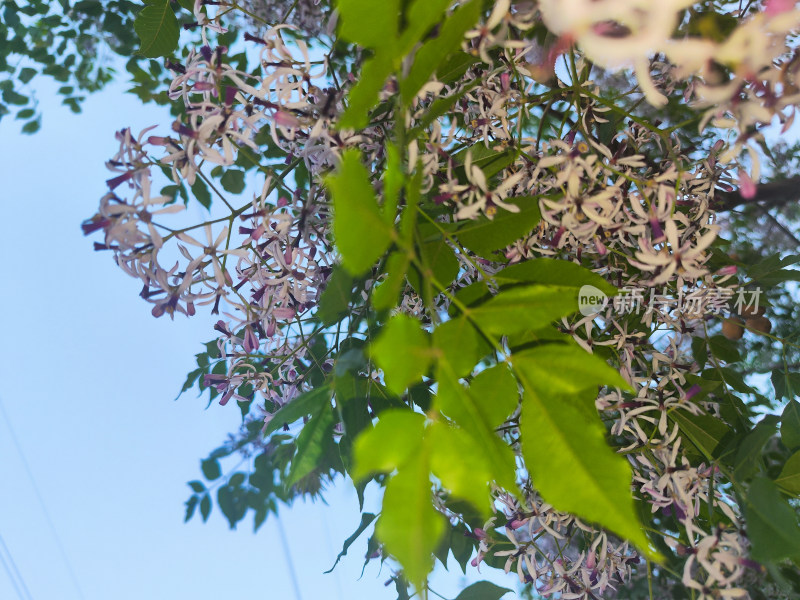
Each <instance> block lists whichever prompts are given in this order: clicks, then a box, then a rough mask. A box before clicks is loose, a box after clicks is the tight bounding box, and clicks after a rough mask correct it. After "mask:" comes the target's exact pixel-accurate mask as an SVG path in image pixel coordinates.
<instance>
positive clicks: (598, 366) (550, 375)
mask: <svg viewBox="0 0 800 600" xmlns="http://www.w3.org/2000/svg"><path fill="white" fill-rule="evenodd" d="M513 361H514V367H516V368H519V369H522V370H524V372H525V374H526V376H527V377H528V380H529V381H530V384H531V385H532V386H534V387H533V389H534V390H535V391H536V392H537V393H538V394H540V395H542V396H547V395H550V394H561V395H564V396H569V395H570V394H575V393H578V392H580V391H582V390H585V389H586V388H589V387H592V386H595V388H596V387H597V386H600V385H610V386H615V387H619V388H622V389H627V390H631V386H630V384H628V382H626V381H625V380H624V379H623V378H622V376H621V375H620V374H619V372H618V371H617V370H616V369H614V368H612V367H610V366H609V365H608V363H606V362H605V361H604V360H603V359H601V358H599V357H597V356H595V355H594V354H589V353H588V352H586V351H585V350H584V349H583V348H581V347H579V346H577V345H568V344H543V345H540V346H536V347H535V348H531V349H529V350H524V351H522V352H518V353H516V354H515V355H514V358H513Z"/></svg>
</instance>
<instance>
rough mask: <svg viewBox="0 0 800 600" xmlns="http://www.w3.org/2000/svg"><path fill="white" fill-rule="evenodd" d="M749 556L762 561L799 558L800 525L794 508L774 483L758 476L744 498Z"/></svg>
mask: <svg viewBox="0 0 800 600" xmlns="http://www.w3.org/2000/svg"><path fill="white" fill-rule="evenodd" d="M744 514H745V519H746V520H747V535H748V537H749V538H750V542H751V544H752V546H751V555H752V556H753V558H754V559H755V560H758V561H762V562H773V561H779V560H782V559H784V558H799V557H800V527H798V525H797V518H796V516H795V513H794V510H792V507H791V506H789V504H788V503H787V502H786V500H784V499H783V498H782V497H781V494H780V492H779V491H778V488H777V487H776V486H775V484H774V483H773V482H771V481H770V480H769V479H766V478H764V477H757V478H756V479H754V480H753V482H752V483H751V484H750V489H749V490H748V491H747V495H746V496H745V498H744Z"/></svg>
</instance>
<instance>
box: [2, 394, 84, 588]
mask: <svg viewBox="0 0 800 600" xmlns="http://www.w3.org/2000/svg"><path fill="white" fill-rule="evenodd" d="M0 412H2V413H3V418H4V419H5V422H6V425H8V431H9V433H10V434H11V441H12V442H13V443H14V447H16V449H17V453H18V454H19V458H20V460H21V461H22V466H23V467H24V468H25V473H27V475H28V479H29V480H30V482H31V487H33V491H34V493H35V494H36V499H37V500H38V501H39V506H41V507H42V513H44V517H45V520H46V521H47V525H48V527H49V528H50V533H51V534H52V536H53V540H54V541H55V543H56V546H57V547H58V551H59V553H60V554H61V559H62V560H63V561H64V566H65V567H66V568H67V572H68V573H69V576H70V579H71V580H72V585H73V586H74V587H75V591H76V592H78V597H79V598H80V599H81V600H85V596H84V595H83V590H82V589H81V586H80V583H78V578H77V577H76V576H75V571H74V570H73V568H72V563H70V561H69V557H68V556H67V552H66V550H64V545H63V544H62V543H61V538H59V537H58V532H57V531H56V526H55V525H54V524H53V519H52V518H50V512H49V511H48V510H47V505H45V503H44V498H42V494H41V493H40V492H39V486H37V485H36V480H35V479H34V478H33V472H32V471H31V468H30V466H28V461H27V460H26V459H25V453H24V452H23V451H22V446H21V445H20V443H19V440H18V439H17V434H16V433H14V426H13V425H12V424H11V419H9V418H8V413H7V412H6V409H5V406H3V399H2V398H1V397H0Z"/></svg>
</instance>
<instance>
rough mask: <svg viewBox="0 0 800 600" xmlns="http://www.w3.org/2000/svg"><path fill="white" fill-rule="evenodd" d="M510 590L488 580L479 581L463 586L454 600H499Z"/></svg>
mask: <svg viewBox="0 0 800 600" xmlns="http://www.w3.org/2000/svg"><path fill="white" fill-rule="evenodd" d="M510 591H511V590H510V589H508V588H504V587H500V586H499V585H495V584H493V583H492V582H490V581H479V582H477V583H473V584H472V585H471V586H469V587H466V588H464V589H463V590H462V591H461V593H460V594H459V595H458V596H456V599H455V600H500V598H502V597H503V596H505V595H506V594H508V593H509V592H510Z"/></svg>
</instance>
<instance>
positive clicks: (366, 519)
mask: <svg viewBox="0 0 800 600" xmlns="http://www.w3.org/2000/svg"><path fill="white" fill-rule="evenodd" d="M374 520H375V515H373V514H372V513H364V514H363V515H361V523H359V524H358V528H357V529H356V530H355V531H354V532H353V534H352V535H351V536H350V537H349V538H347V539H346V540H345V541H344V544H342V551H341V552H339V555H338V556H337V557H336V562H334V563H333V566H332V567H331V568H330V569H328V570H327V571H325V574H328V573H330V572H331V571H333V570H334V569H335V568H336V565H338V564H339V561H340V560H341V559H342V557H343V556H346V555H347V551H348V550H349V549H350V546H352V545H353V542H355V541H356V540H357V539H358V537H359V536H360V535H361V534H362V533H364V531H365V530H366V529H367V527H369V526H370V524H371V523H372V522H373V521H374Z"/></svg>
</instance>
